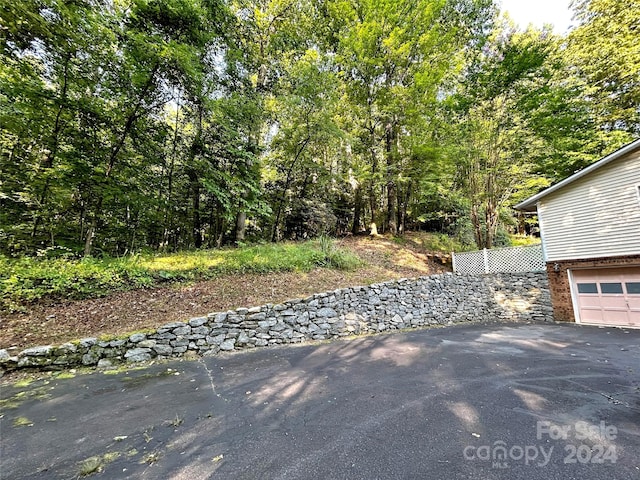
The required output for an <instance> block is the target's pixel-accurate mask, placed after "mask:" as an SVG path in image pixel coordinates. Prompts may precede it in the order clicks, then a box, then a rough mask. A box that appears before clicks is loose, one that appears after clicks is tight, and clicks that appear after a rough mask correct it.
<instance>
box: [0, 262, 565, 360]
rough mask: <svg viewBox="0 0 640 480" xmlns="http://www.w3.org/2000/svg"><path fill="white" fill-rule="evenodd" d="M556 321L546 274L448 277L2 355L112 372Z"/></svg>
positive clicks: (0, 356)
mask: <svg viewBox="0 0 640 480" xmlns="http://www.w3.org/2000/svg"><path fill="white" fill-rule="evenodd" d="M495 320H524V321H527V320H529V321H531V320H535V321H542V320H553V317H552V309H551V301H550V297H549V286H548V280H547V275H546V273H525V274H495V275H483V276H470V275H458V274H451V273H447V274H443V275H434V276H429V277H421V278H417V279H409V280H408V279H402V280H398V281H391V282H385V283H380V284H374V285H370V286H366V287H352V288H343V289H339V290H335V291H332V292H326V293H320V294H316V295H312V296H310V297H308V298H305V299H297V300H290V301H287V302H284V303H282V304H277V305H272V304H267V305H262V306H259V307H253V308H238V309H236V310H232V311H228V312H218V313H211V314H209V315H207V316H206V317H198V318H192V319H191V320H189V321H188V322H176V323H171V324H168V325H165V326H163V327H160V328H158V329H157V330H153V331H149V332H145V333H133V334H131V335H128V336H126V337H120V338H99V339H98V338H84V339H82V340H78V341H74V342H69V343H65V344H62V345H58V346H51V345H49V346H42V347H34V348H29V349H26V350H23V351H22V352H20V353H18V354H17V355H15V356H11V355H10V354H9V352H7V351H6V350H0V369H4V370H13V369H16V368H39V369H61V368H68V367H73V366H80V365H86V366H99V367H103V366H104V367H106V366H109V365H112V364H114V363H120V362H141V361H147V360H151V359H153V358H171V357H180V356H183V355H185V354H187V353H188V352H192V353H193V354H199V355H205V356H207V355H215V354H217V353H218V352H220V351H232V350H240V349H246V348H254V347H264V346H268V345H277V344H286V343H298V342H305V341H310V340H325V339H329V338H339V337H344V336H350V335H360V334H366V333H376V332H382V331H386V330H395V329H401V328H410V327H423V326H428V325H446V324H452V323H461V322H473V321H495Z"/></svg>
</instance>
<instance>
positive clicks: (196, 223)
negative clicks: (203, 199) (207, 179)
mask: <svg viewBox="0 0 640 480" xmlns="http://www.w3.org/2000/svg"><path fill="white" fill-rule="evenodd" d="M187 175H188V176H189V184H190V187H191V201H192V203H193V218H192V222H193V223H192V230H191V231H192V236H193V244H194V246H195V247H196V248H201V247H202V222H201V220H200V189H201V186H200V179H199V178H198V174H197V173H196V172H195V171H194V170H193V169H189V172H188V174H187Z"/></svg>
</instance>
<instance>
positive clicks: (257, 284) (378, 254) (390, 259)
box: [0, 238, 449, 353]
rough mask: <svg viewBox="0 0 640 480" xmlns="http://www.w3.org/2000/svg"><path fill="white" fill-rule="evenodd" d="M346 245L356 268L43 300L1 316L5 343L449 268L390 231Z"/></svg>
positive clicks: (133, 326) (15, 346)
mask: <svg viewBox="0 0 640 480" xmlns="http://www.w3.org/2000/svg"><path fill="white" fill-rule="evenodd" d="M339 244H340V246H342V247H344V248H347V249H349V250H351V251H353V252H354V253H356V254H357V255H358V256H359V257H360V258H361V259H362V260H363V261H364V262H366V264H367V265H366V266H364V267H362V268H359V269H357V270H354V271H347V272H344V271H337V270H329V269H324V268H319V269H315V270H313V271H311V272H306V273H303V272H286V273H270V274H246V275H229V276H224V277H220V278H217V279H215V280H210V281H203V282H197V283H194V284H191V285H184V284H178V285H172V286H168V287H162V288H151V289H144V290H133V291H129V292H117V293H113V294H111V295H108V296H106V297H103V298H94V299H87V300H78V301H69V302H64V303H44V302H42V303H38V304H35V305H32V306H30V307H29V310H28V311H27V312H25V313H17V314H8V315H3V316H2V318H1V319H0V348H9V349H10V350H9V351H10V352H13V353H15V352H17V351H19V350H21V349H24V348H27V347H31V346H36V345H47V344H57V343H62V342H65V341H69V340H73V339H77V338H82V337H92V336H99V335H103V334H106V335H118V334H123V333H127V332H132V331H136V330H144V329H149V328H155V327H158V326H160V325H163V324H165V323H169V322H174V321H184V320H188V319H189V318H191V317H196V316H203V315H206V314H207V313H210V312H218V311H226V310H229V309H233V308H237V307H251V306H256V305H263V304H265V303H280V302H282V301H284V300H289V299H292V298H302V297H306V296H309V295H311V294H313V293H319V292H324V291H328V290H335V289H337V288H343V287H349V286H355V285H369V284H371V283H378V282H382V281H386V280H394V279H398V278H413V277H419V276H422V275H432V274H435V273H441V272H444V271H448V270H449V268H448V267H447V266H445V265H443V264H442V263H441V262H439V261H437V260H436V261H434V259H433V256H432V255H430V254H429V253H428V252H424V251H422V250H421V248H420V246H419V245H418V244H417V243H416V242H412V241H410V240H409V241H405V242H402V243H396V242H395V241H393V240H389V239H386V238H376V239H370V238H347V239H344V240H341V241H340V242H339Z"/></svg>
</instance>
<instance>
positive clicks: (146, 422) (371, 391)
mask: <svg viewBox="0 0 640 480" xmlns="http://www.w3.org/2000/svg"><path fill="white" fill-rule="evenodd" d="M0 396H1V398H2V405H1V408H2V417H1V419H0V435H1V443H2V445H1V447H2V450H1V453H0V455H1V458H0V461H1V463H0V477H1V478H3V479H15V480H17V479H71V478H78V477H79V476H80V475H81V474H87V475H90V476H89V477H88V478H118V479H119V478H132V479H133V478H135V479H138V478H142V479H205V478H221V479H239V478H242V479H244V478H246V479H349V480H352V479H367V480H370V479H428V478H446V479H463V478H482V479H498V478H504V479H525V478H527V479H536V478H539V479H555V478H557V479H563V480H564V479H602V478H615V479H627V478H628V479H637V478H640V331H633V330H628V331H625V330H618V329H603V328H595V327H580V326H575V325H517V324H511V325H491V326H486V325H484V326H482V325H474V326H452V327H447V328H440V329H433V330H422V331H415V332H411V333H399V334H393V335H391V334H390V335H379V336H373V337H363V338H358V339H355V340H349V341H338V342H333V343H326V344H321V345H307V346H297V347H284V348H274V349H259V350H254V351H250V352H246V353H238V354H231V355H226V356H219V357H212V358H207V359H199V360H193V361H181V362H172V363H164V364H157V365H152V366H150V367H147V368H144V369H140V370H133V371H127V372H125V371H120V372H111V373H110V374H105V373H101V372H96V373H93V374H83V375H77V376H75V377H74V378H70V379H62V378H58V379H50V380H48V381H45V380H38V381H36V382H33V383H31V384H30V385H28V386H11V387H7V386H5V387H3V388H2V391H1V395H0ZM99 470H101V473H99V472H98V471H99ZM92 471H95V472H94V473H91V472H92Z"/></svg>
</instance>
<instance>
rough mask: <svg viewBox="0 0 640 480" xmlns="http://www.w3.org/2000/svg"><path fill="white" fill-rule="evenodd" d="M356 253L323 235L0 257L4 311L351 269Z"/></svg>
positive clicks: (355, 263) (0, 303) (0, 307)
mask: <svg viewBox="0 0 640 480" xmlns="http://www.w3.org/2000/svg"><path fill="white" fill-rule="evenodd" d="M358 265H360V260H359V259H358V258H357V257H356V256H355V255H353V254H351V253H349V252H346V251H344V250H341V249H339V248H337V247H336V246H335V243H334V241H333V240H331V239H328V237H325V238H324V240H322V241H320V242H315V241H314V242H304V243H294V242H290V243H282V244H263V245H255V246H249V247H243V248H225V249H219V250H198V251H184V252H180V253H175V254H140V255H132V256H126V257H121V258H108V257H104V258H84V259H82V260H74V259H71V258H64V257H60V258H47V257H46V256H42V257H36V258H31V257H21V258H17V259H13V258H8V257H5V256H0V310H7V311H11V310H16V309H19V308H20V306H21V305H23V304H26V303H31V302H34V301H37V300H39V299H42V298H54V299H78V298H87V297H96V296H102V295H106V294H108V293H111V292H113V291H117V290H130V289H136V288H147V287H152V286H154V285H158V284H160V283H163V282H168V281H193V280H202V279H209V278H215V277H217V276H219V275H230V274H243V273H268V272H281V271H309V270H312V269H313V268H315V267H318V266H321V267H327V268H337V269H350V268H354V267H356V266H358Z"/></svg>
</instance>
